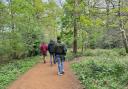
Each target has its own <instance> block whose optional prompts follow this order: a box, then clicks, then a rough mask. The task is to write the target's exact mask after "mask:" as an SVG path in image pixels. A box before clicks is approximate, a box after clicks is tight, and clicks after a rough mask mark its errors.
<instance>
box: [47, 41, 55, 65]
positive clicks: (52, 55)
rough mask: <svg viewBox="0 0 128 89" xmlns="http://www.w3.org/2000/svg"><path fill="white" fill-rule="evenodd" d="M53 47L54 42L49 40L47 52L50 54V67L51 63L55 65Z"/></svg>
mask: <svg viewBox="0 0 128 89" xmlns="http://www.w3.org/2000/svg"><path fill="white" fill-rule="evenodd" d="M54 47H55V41H53V40H50V42H49V44H48V51H49V54H50V63H51V66H52V64H53V62H54V64H56V60H55V52H54Z"/></svg>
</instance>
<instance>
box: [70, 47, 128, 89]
mask: <svg viewBox="0 0 128 89" xmlns="http://www.w3.org/2000/svg"><path fill="white" fill-rule="evenodd" d="M91 52H92V54H94V53H95V56H94V55H93V56H88V57H86V60H83V61H81V62H79V63H78V62H77V63H73V64H72V68H73V70H74V71H75V73H76V74H77V75H78V77H79V79H80V81H81V82H82V84H83V85H84V86H85V87H86V89H125V87H126V86H127V84H128V77H127V76H128V60H126V59H128V56H119V55H118V51H117V52H116V51H114V50H99V49H98V50H92V51H90V53H91Z"/></svg>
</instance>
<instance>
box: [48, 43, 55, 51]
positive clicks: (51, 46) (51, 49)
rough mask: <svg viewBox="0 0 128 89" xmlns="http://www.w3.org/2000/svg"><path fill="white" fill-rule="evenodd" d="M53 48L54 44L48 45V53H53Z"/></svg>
mask: <svg viewBox="0 0 128 89" xmlns="http://www.w3.org/2000/svg"><path fill="white" fill-rule="evenodd" d="M54 46H55V44H49V46H48V49H49V52H50V53H54Z"/></svg>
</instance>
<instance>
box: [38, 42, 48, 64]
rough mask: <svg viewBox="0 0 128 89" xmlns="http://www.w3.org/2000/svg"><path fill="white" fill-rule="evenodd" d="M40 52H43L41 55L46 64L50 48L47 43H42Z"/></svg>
mask: <svg viewBox="0 0 128 89" xmlns="http://www.w3.org/2000/svg"><path fill="white" fill-rule="evenodd" d="M40 51H41V54H42V55H43V61H44V63H46V60H45V57H46V56H47V51H48V46H47V44H46V43H45V42H42V43H41V45H40Z"/></svg>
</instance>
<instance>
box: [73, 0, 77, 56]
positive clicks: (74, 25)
mask: <svg viewBox="0 0 128 89" xmlns="http://www.w3.org/2000/svg"><path fill="white" fill-rule="evenodd" d="M76 6H77V0H74V14H73V15H74V18H73V19H74V23H73V27H74V41H73V53H75V54H76V53H77V12H76Z"/></svg>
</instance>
